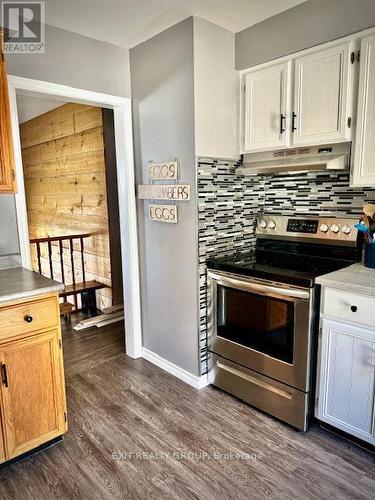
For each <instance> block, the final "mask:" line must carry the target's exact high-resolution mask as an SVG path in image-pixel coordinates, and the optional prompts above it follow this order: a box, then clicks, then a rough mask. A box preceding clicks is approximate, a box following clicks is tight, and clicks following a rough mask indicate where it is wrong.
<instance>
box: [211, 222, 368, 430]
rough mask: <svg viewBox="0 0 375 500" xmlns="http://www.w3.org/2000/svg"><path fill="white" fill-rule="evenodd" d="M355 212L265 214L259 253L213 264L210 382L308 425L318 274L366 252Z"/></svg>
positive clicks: (259, 227)
mask: <svg viewBox="0 0 375 500" xmlns="http://www.w3.org/2000/svg"><path fill="white" fill-rule="evenodd" d="M356 222H357V219H356V220H353V219H336V218H335V219H329V218H319V217H317V218H314V217H308V218H307V217H303V218H296V217H281V216H280V217H276V216H273V217H270V216H262V217H260V218H259V219H258V221H257V229H256V235H257V242H256V248H255V250H254V251H253V252H250V253H248V254H243V255H235V256H233V258H225V259H216V260H211V261H209V262H208V263H207V267H208V285H209V311H208V318H209V319H208V322H209V323H208V331H209V332H210V333H209V350H210V352H211V356H210V371H209V379H210V382H211V383H212V384H214V385H216V386H218V387H220V388H221V389H223V390H225V391H227V392H229V393H231V394H233V395H235V396H237V397H239V398H240V399H242V400H244V401H246V402H248V403H250V404H252V405H253V406H255V407H257V408H260V409H261V410H263V411H265V412H267V413H269V414H271V415H273V416H275V417H277V418H279V419H281V420H283V421H285V422H287V423H289V424H291V425H292V426H294V427H296V428H298V429H301V430H306V429H307V428H308V426H309V420H310V419H309V417H310V413H311V410H312V398H313V389H314V383H313V379H314V367H315V361H316V343H317V331H318V310H319V287H318V286H316V285H315V278H316V277H317V276H320V275H323V274H326V273H328V272H331V271H334V270H337V269H340V268H343V267H346V266H348V265H351V264H352V263H353V262H355V261H358V260H359V259H360V252H359V249H358V248H359V246H358V244H357V230H356V229H355V228H354V224H355V223H356Z"/></svg>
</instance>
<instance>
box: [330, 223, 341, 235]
mask: <svg viewBox="0 0 375 500" xmlns="http://www.w3.org/2000/svg"><path fill="white" fill-rule="evenodd" d="M331 231H332V232H333V233H336V234H337V233H338V232H339V231H340V226H338V225H337V224H332V226H331Z"/></svg>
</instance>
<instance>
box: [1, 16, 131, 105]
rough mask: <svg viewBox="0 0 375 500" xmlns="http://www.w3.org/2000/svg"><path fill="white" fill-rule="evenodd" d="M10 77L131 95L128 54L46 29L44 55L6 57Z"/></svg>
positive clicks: (100, 43)
mask: <svg viewBox="0 0 375 500" xmlns="http://www.w3.org/2000/svg"><path fill="white" fill-rule="evenodd" d="M6 61H7V66H8V73H9V74H10V75H17V76H24V77H27V78H35V79H36V80H45V81H47V82H53V83H60V84H63V85H71V86H73V87H78V88H83V89H87V90H95V91H98V92H105V93H107V94H114V95H119V96H125V97H129V96H130V74H129V51H128V50H127V49H122V48H119V47H116V46H114V45H111V44H109V43H105V42H100V41H98V40H93V39H92V38H88V37H85V36H81V35H77V34H75V33H71V32H70V31H65V30H62V29H59V28H55V27H53V26H48V25H47V26H46V50H45V54H35V55H32V54H30V55H21V54H9V55H7V56H6Z"/></svg>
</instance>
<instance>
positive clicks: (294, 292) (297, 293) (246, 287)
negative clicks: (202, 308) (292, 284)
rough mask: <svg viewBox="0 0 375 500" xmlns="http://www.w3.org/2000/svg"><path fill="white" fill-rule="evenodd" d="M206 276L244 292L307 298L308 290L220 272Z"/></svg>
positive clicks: (284, 297) (308, 295) (285, 297)
mask: <svg viewBox="0 0 375 500" xmlns="http://www.w3.org/2000/svg"><path fill="white" fill-rule="evenodd" d="M208 276H209V277H210V278H212V279H214V280H215V281H217V283H218V284H219V285H223V286H229V287H231V288H237V289H239V290H243V291H245V292H256V293H260V294H262V295H278V296H279V297H282V298H283V299H284V300H285V299H286V300H287V299H288V298H294V299H309V298H310V292H308V291H307V290H298V289H296V288H283V287H277V286H271V285H264V284H263V283H255V282H252V281H247V280H242V279H236V278H231V277H229V276H223V275H222V274H217V273H212V272H209V273H208Z"/></svg>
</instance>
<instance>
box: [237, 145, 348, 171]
mask: <svg viewBox="0 0 375 500" xmlns="http://www.w3.org/2000/svg"><path fill="white" fill-rule="evenodd" d="M350 151H351V143H350V142H344V143H339V144H328V145H324V146H311V147H300V148H293V149H280V150H278V151H267V152H264V153H248V154H246V155H243V164H242V165H241V166H239V167H238V168H236V174H237V175H265V174H274V173H295V172H311V171H319V170H348V169H349V165H350Z"/></svg>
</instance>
